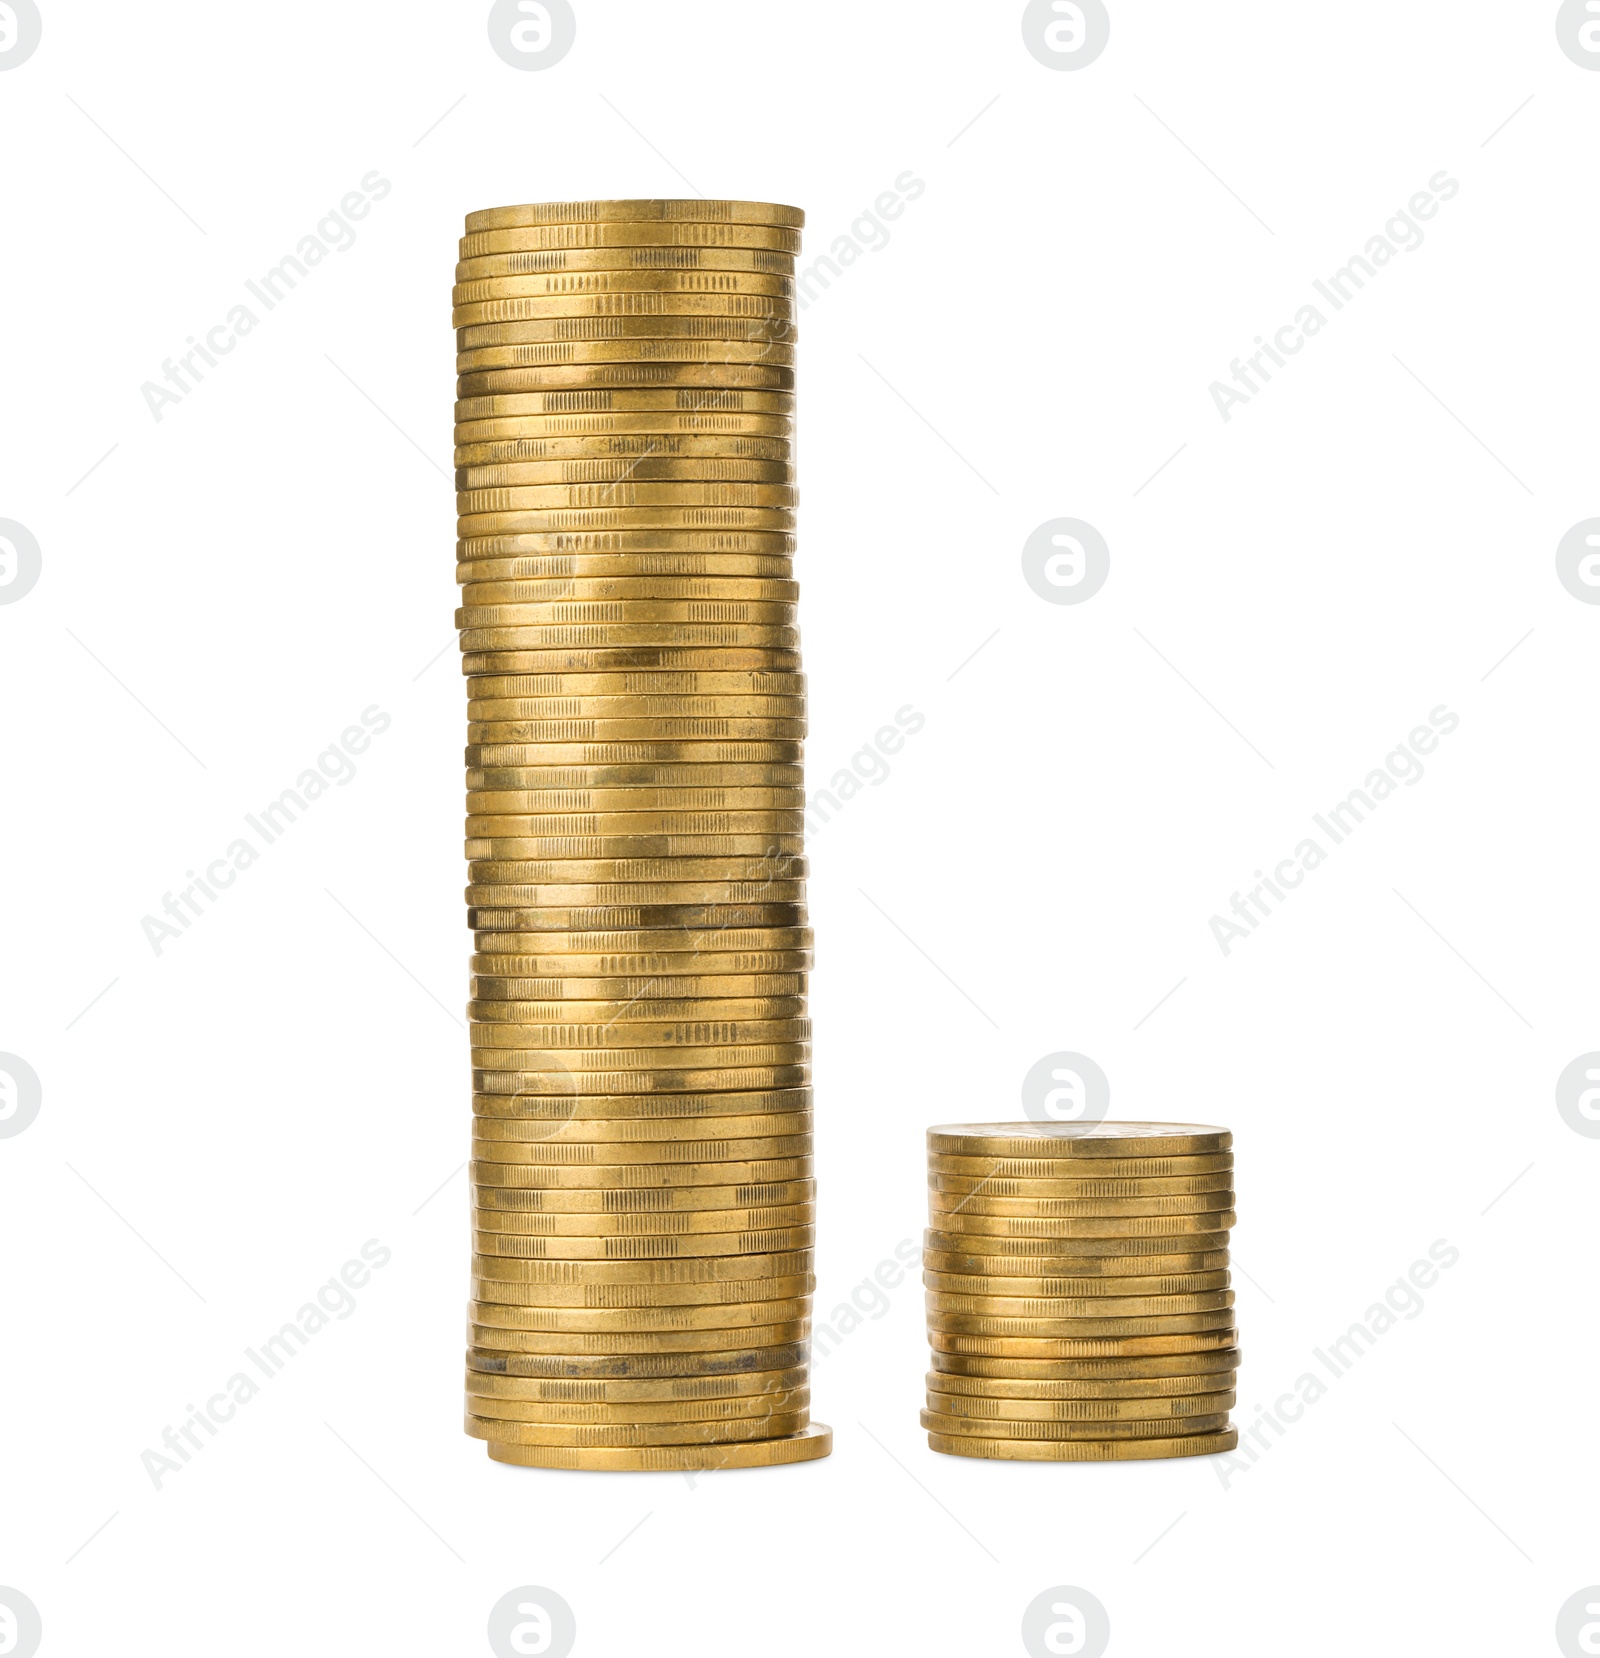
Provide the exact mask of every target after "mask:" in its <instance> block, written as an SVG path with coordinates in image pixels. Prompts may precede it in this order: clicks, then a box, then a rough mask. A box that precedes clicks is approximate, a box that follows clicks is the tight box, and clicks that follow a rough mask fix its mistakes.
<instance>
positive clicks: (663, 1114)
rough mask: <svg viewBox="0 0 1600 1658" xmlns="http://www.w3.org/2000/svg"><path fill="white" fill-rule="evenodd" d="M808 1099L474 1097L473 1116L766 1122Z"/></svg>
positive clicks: (805, 1091)
mask: <svg viewBox="0 0 1600 1658" xmlns="http://www.w3.org/2000/svg"><path fill="white" fill-rule="evenodd" d="M811 1104H812V1098H811V1090H810V1089H809V1088H773V1089H766V1090H743V1091H738V1092H732V1093H704V1094H670V1095H651V1094H618V1095H604V1094H601V1095H592V1096H589V1095H586V1096H581V1097H573V1096H568V1097H566V1098H560V1097H552V1096H549V1095H541V1094H520V1093H517V1092H515V1091H514V1092H512V1093H510V1094H500V1093H484V1094H477V1095H474V1097H473V1101H472V1109H473V1113H474V1115H476V1116H480V1117H499V1118H508V1119H527V1120H529V1121H532V1120H534V1119H539V1120H543V1121H546V1122H553V1123H565V1122H572V1123H581V1122H588V1121H591V1120H593V1121H598V1122H612V1121H616V1122H624V1121H633V1120H635V1119H637V1120H639V1121H645V1122H648V1121H661V1122H666V1123H677V1122H682V1121H688V1120H691V1119H696V1118H698V1119H705V1118H708V1117H724V1116H744V1117H764V1116H770V1115H771V1114H772V1113H775V1112H776V1113H789V1112H808V1111H810V1109H811ZM677 1132H678V1131H677V1129H676V1128H675V1127H674V1128H670V1129H668V1130H667V1131H666V1133H665V1134H664V1135H663V1136H662V1138H664V1139H670V1138H671V1137H672V1136H673V1135H674V1134H676V1133H677Z"/></svg>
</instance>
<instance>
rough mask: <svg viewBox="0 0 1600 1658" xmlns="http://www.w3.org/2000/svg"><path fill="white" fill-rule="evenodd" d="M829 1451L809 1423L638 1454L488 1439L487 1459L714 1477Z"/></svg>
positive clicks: (816, 1425)
mask: <svg viewBox="0 0 1600 1658" xmlns="http://www.w3.org/2000/svg"><path fill="white" fill-rule="evenodd" d="M832 1450H833V1429H832V1428H829V1427H825V1426H824V1425H823V1424H822V1423H820V1422H813V1423H811V1424H810V1425H809V1426H808V1427H806V1428H803V1429H801V1430H800V1432H798V1433H794V1434H788V1435H785V1436H783V1437H782V1438H778V1439H760V1440H749V1441H746V1442H743V1443H740V1444H729V1445H699V1446H690V1445H657V1446H652V1447H646V1448H642V1449H639V1450H598V1449H595V1448H594V1447H590V1446H585V1447H582V1448H579V1447H576V1446H567V1445H503V1444H497V1443H495V1442H493V1441H491V1442H490V1444H489V1455H490V1457H491V1458H492V1459H493V1460H494V1461H496V1462H510V1463H516V1464H518V1465H519V1466H521V1467H524V1468H567V1469H587V1470H589V1471H591V1472H596V1473H599V1472H608V1473H625V1472H626V1473H644V1474H666V1473H689V1472H700V1473H720V1472H722V1471H724V1470H726V1469H730V1468H777V1467H782V1466H787V1465H788V1464H790V1463H796V1462H817V1461H820V1460H821V1459H822V1458H823V1457H825V1456H827V1455H828V1454H829V1453H830V1452H831V1451H832Z"/></svg>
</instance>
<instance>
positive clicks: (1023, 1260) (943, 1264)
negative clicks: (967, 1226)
mask: <svg viewBox="0 0 1600 1658" xmlns="http://www.w3.org/2000/svg"><path fill="white" fill-rule="evenodd" d="M1073 1247H1074V1248H1077V1247H1079V1244H1076V1243H1075V1244H1074V1246H1073ZM922 1264H923V1267H924V1269H925V1270H926V1271H928V1272H930V1273H965V1274H970V1275H973V1276H976V1277H980V1278H1001V1279H1010V1278H1041V1277H1042V1278H1088V1277H1091V1276H1093V1277H1096V1278H1105V1279H1109V1280H1111V1281H1113V1282H1116V1281H1118V1280H1120V1279H1123V1278H1132V1277H1139V1276H1148V1275H1158V1276H1159V1275H1175V1274H1188V1273H1193V1272H1215V1271H1225V1270H1226V1269H1227V1265H1228V1251H1227V1250H1226V1249H1225V1248H1223V1249H1204V1250H1194V1251H1191V1252H1189V1253H1178V1254H1172V1255H1146V1254H1133V1255H1124V1254H1121V1253H1118V1254H1115V1255H992V1254H976V1253H974V1252H972V1251H970V1250H966V1251H949V1250H937V1249H925V1250H924V1251H923V1255H922ZM1111 1293H1112V1294H1116V1293H1117V1291H1115V1290H1113V1291H1112V1292H1111Z"/></svg>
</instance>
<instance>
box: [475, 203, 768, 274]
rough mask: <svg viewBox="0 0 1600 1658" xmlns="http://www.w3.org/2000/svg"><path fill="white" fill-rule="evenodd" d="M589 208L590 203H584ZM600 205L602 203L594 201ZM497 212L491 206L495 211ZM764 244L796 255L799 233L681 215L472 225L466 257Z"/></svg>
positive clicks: (763, 246)
mask: <svg viewBox="0 0 1600 1658" xmlns="http://www.w3.org/2000/svg"><path fill="white" fill-rule="evenodd" d="M584 205H585V207H586V208H587V207H588V206H589V205H590V204H584ZM594 205H596V206H599V205H603V204H598V203H597V204H594ZM491 211H492V210H491ZM656 247H670V248H697V249H704V248H764V249H770V250H771V251H773V252H776V253H787V254H797V253H799V251H800V232H799V230H798V229H797V228H795V227H792V226H790V225H787V224H778V225H774V224H767V223H762V222H756V223H745V222H723V223H711V222H706V221H696V220H684V219H678V218H672V219H667V218H659V219H654V218H652V219H635V220H631V221H628V222H622V221H620V220H615V219H611V218H610V216H609V215H607V216H606V218H605V219H604V220H603V221H601V222H594V221H586V222H572V221H570V220H567V221H560V222H556V223H533V224H518V225H517V226H516V227H515V228H506V229H501V228H496V229H493V230H477V229H469V230H468V231H467V233H466V235H465V236H463V237H462V238H461V257H462V259H463V260H466V259H482V258H483V257H484V256H485V255H487V254H505V253H530V252H541V253H542V252H547V251H552V250H559V251H566V250H568V249H573V248H656Z"/></svg>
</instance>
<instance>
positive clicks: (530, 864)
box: [463, 830, 810, 903]
mask: <svg viewBox="0 0 1600 1658" xmlns="http://www.w3.org/2000/svg"><path fill="white" fill-rule="evenodd" d="M463 845H464V848H465V850H464V856H465V857H466V858H467V860H468V861H469V863H471V864H472V865H473V867H472V868H471V869H470V870H469V871H468V873H469V874H470V875H471V877H472V878H473V879H474V880H475V881H482V882H488V883H491V884H493V885H500V884H501V883H514V882H519V881H538V882H541V883H542V882H545V881H567V882H570V881H636V882H639V883H641V884H655V883H662V882H664V883H667V884H681V883H682V882H684V881H695V880H702V881H704V880H708V879H709V880H719V881H726V880H735V881H750V880H756V879H759V878H760V877H761V876H762V875H763V874H765V873H767V871H768V870H770V869H773V868H774V867H775V865H774V864H773V863H772V862H769V861H767V860H774V859H777V858H783V859H785V860H787V861H786V862H785V863H784V864H783V866H782V873H783V875H784V876H785V878H787V879H789V880H794V881H799V880H804V879H805V877H806V876H807V875H808V874H809V873H810V871H809V868H808V867H807V866H806V864H805V860H804V851H805V837H804V836H803V835H790V834H780V833H778V832H776V831H774V830H766V831H763V832H762V833H760V834H752V835H693V834H690V835H560V834H558V835H492V836H490V835H483V836H474V837H473V838H472V839H471V840H468V841H466V842H464V843H463ZM730 863H731V864H732V865H733V867H732V868H731V869H730V868H728V867H727V866H728V865H729V864H730ZM684 864H687V865H688V866H689V867H688V868H684V867H682V866H683V865H684ZM468 902H469V903H470V902H474V900H470V899H469V900H468Z"/></svg>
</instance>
